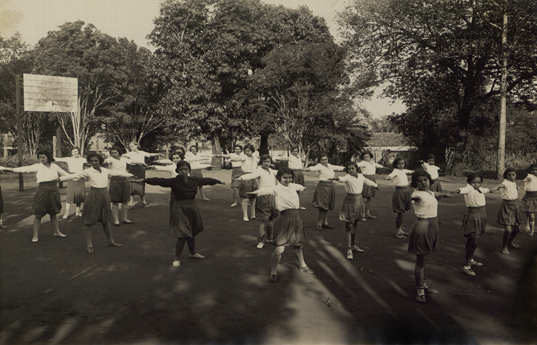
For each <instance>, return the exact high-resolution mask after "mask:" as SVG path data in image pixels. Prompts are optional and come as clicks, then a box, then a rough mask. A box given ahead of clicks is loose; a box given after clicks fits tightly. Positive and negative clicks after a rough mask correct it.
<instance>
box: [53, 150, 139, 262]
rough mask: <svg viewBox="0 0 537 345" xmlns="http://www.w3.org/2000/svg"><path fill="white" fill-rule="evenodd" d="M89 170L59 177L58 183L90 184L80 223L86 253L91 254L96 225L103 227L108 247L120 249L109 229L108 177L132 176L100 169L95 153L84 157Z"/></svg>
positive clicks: (122, 172)
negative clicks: (92, 231)
mask: <svg viewBox="0 0 537 345" xmlns="http://www.w3.org/2000/svg"><path fill="white" fill-rule="evenodd" d="M86 159H87V160H88V163H89V164H90V165H91V168H89V169H85V170H83V171H81V172H79V173H77V174H71V175H68V176H62V177H60V181H66V180H72V179H81V178H85V179H87V180H88V181H89V183H90V184H91V189H90V191H89V193H88V196H87V197H86V200H85V202H84V208H83V209H82V223H83V224H84V237H85V239H86V252H87V253H88V254H93V253H95V251H94V250H93V241H92V233H91V226H92V225H94V224H97V223H101V224H102V225H103V230H104V233H105V235H106V237H107V238H108V246H109V247H121V244H119V243H117V242H115V241H114V238H113V237H112V230H111V229H110V220H111V215H112V209H111V207H110V204H111V203H110V195H109V194H108V177H109V176H123V177H131V176H134V175H133V174H130V173H127V172H124V171H119V170H115V171H114V170H109V169H106V168H101V164H103V162H104V158H103V156H101V155H99V154H97V153H90V154H88V156H87V157H86Z"/></svg>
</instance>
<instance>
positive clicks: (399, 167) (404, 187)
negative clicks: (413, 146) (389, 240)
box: [386, 157, 414, 239]
mask: <svg viewBox="0 0 537 345" xmlns="http://www.w3.org/2000/svg"><path fill="white" fill-rule="evenodd" d="M392 165H393V167H394V169H393V171H392V173H391V174H390V175H388V176H387V177H386V180H393V186H394V187H395V191H394V192H393V195H392V208H393V212H397V218H396V219H395V237H396V238H399V239H402V238H405V236H408V233H407V232H404V231H403V216H404V215H405V212H406V211H408V210H410V206H411V203H412V201H411V200H410V198H411V195H412V192H411V191H410V189H409V188H408V177H407V176H406V175H408V174H412V173H413V172H414V171H413V170H407V169H405V160H404V158H401V157H397V158H395V159H394V160H393V164H392Z"/></svg>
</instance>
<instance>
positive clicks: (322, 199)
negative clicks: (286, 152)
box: [304, 153, 345, 231]
mask: <svg viewBox="0 0 537 345" xmlns="http://www.w3.org/2000/svg"><path fill="white" fill-rule="evenodd" d="M304 170H306V171H318V172H319V183H318V184H317V188H315V194H314V195H313V207H315V208H317V209H319V213H318V214H317V230H318V231H322V230H323V229H333V228H334V227H333V226H331V225H328V211H329V210H333V209H334V206H335V205H336V190H335V189H334V181H332V179H334V177H336V173H335V171H343V170H345V167H342V166H339V165H332V164H329V163H328V155H327V154H324V153H322V154H321V155H320V156H319V164H317V165H315V166H312V167H309V168H306V169H304Z"/></svg>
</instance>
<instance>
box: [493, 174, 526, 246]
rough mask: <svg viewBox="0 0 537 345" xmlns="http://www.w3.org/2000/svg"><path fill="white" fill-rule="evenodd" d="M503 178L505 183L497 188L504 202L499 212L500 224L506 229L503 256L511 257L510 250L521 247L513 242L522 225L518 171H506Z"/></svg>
mask: <svg viewBox="0 0 537 345" xmlns="http://www.w3.org/2000/svg"><path fill="white" fill-rule="evenodd" d="M503 178H504V180H503V182H502V183H501V184H499V185H498V186H497V187H496V188H499V189H501V191H500V195H501V197H502V200H503V201H502V205H501V206H500V210H499V211H498V224H500V225H503V226H504V227H505V231H504V233H503V247H502V254H505V255H509V248H513V249H516V248H519V245H517V244H514V243H513V240H514V239H515V237H516V235H517V234H518V231H519V225H520V224H522V213H521V212H520V207H519V206H518V205H517V199H518V187H517V185H516V182H515V180H516V170H515V169H513V168H507V169H505V172H504V173H503Z"/></svg>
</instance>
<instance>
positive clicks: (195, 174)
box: [190, 169, 203, 178]
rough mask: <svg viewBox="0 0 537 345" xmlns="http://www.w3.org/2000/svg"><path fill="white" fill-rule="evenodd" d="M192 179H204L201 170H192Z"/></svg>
mask: <svg viewBox="0 0 537 345" xmlns="http://www.w3.org/2000/svg"><path fill="white" fill-rule="evenodd" d="M190 177H199V178H203V174H202V173H201V169H192V170H190Z"/></svg>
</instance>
